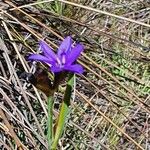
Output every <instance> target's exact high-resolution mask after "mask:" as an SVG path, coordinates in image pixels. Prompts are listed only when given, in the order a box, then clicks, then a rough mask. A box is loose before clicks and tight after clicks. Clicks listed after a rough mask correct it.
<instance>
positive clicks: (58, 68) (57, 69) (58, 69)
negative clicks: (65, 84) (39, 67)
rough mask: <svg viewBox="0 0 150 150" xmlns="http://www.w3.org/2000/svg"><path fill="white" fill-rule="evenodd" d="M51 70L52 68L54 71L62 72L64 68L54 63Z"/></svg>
mask: <svg viewBox="0 0 150 150" xmlns="http://www.w3.org/2000/svg"><path fill="white" fill-rule="evenodd" d="M50 70H51V71H52V72H61V71H63V68H60V67H56V66H54V65H53V66H52V67H51V68H50Z"/></svg>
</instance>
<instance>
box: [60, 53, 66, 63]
mask: <svg viewBox="0 0 150 150" xmlns="http://www.w3.org/2000/svg"><path fill="white" fill-rule="evenodd" d="M61 61H62V64H63V65H64V64H65V63H66V57H65V55H62V60H61Z"/></svg>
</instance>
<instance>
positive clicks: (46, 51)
mask: <svg viewBox="0 0 150 150" xmlns="http://www.w3.org/2000/svg"><path fill="white" fill-rule="evenodd" d="M40 47H41V50H42V51H43V53H44V55H45V56H46V57H48V58H51V59H53V61H56V58H57V56H56V54H55V53H54V51H53V50H52V49H51V48H50V47H49V45H48V44H47V43H46V42H45V41H40Z"/></svg>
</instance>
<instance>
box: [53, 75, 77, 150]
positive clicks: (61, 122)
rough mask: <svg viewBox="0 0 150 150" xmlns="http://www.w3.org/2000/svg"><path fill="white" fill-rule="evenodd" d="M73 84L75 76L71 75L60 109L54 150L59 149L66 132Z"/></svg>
mask: <svg viewBox="0 0 150 150" xmlns="http://www.w3.org/2000/svg"><path fill="white" fill-rule="evenodd" d="M73 84H74V74H70V76H69V80H68V83H67V87H66V91H65V95H64V98H63V102H62V105H61V108H60V113H59V116H58V120H57V125H56V132H55V137H54V141H53V144H52V150H55V149H56V148H57V144H58V140H59V138H60V137H61V135H62V133H63V130H64V126H65V122H66V120H67V115H68V112H69V105H70V99H71V93H72V89H73Z"/></svg>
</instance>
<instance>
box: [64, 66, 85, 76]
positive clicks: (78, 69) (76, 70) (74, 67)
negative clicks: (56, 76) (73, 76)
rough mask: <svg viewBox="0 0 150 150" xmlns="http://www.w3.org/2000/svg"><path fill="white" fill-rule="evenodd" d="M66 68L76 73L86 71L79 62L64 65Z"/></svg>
mask: <svg viewBox="0 0 150 150" xmlns="http://www.w3.org/2000/svg"><path fill="white" fill-rule="evenodd" d="M64 70H67V71H71V72H74V73H79V74H82V73H83V71H84V70H83V67H82V66H81V65H79V64H75V65H69V66H64Z"/></svg>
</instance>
